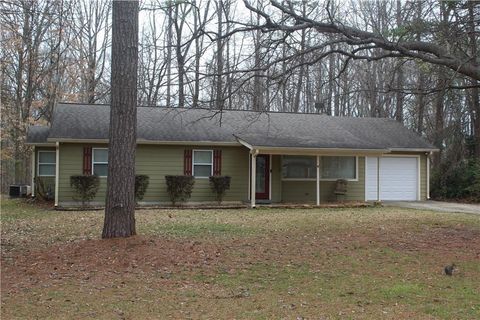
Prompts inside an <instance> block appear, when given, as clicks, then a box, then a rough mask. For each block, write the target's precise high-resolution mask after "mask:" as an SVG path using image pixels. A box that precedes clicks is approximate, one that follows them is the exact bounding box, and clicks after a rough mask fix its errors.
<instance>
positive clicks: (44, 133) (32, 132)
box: [27, 126, 50, 144]
mask: <svg viewBox="0 0 480 320" xmlns="http://www.w3.org/2000/svg"><path fill="white" fill-rule="evenodd" d="M49 132H50V127H47V126H30V127H29V128H28V133H27V143H31V144H38V143H47V138H48V134H49Z"/></svg>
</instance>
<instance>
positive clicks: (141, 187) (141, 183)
mask: <svg viewBox="0 0 480 320" xmlns="http://www.w3.org/2000/svg"><path fill="white" fill-rule="evenodd" d="M149 182H150V177H149V176H147V175H144V174H139V175H136V176H135V201H136V202H138V201H140V200H143V197H144V196H145V193H146V192H147V188H148V184H149Z"/></svg>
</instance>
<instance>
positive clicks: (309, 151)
mask: <svg viewBox="0 0 480 320" xmlns="http://www.w3.org/2000/svg"><path fill="white" fill-rule="evenodd" d="M253 148H254V149H258V150H259V152H260V153H261V154H285V155H287V154H291V155H301V154H303V155H322V154H329V155H331V154H342V155H363V154H366V155H372V154H377V155H381V154H385V153H390V151H389V150H388V149H343V148H296V147H291V148H289V147H266V146H253Z"/></svg>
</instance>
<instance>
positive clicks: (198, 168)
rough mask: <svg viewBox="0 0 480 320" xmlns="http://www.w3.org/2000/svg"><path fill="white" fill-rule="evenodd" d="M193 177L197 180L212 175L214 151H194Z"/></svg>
mask: <svg viewBox="0 0 480 320" xmlns="http://www.w3.org/2000/svg"><path fill="white" fill-rule="evenodd" d="M192 166H193V171H192V172H193V176H194V177H197V178H208V177H210V176H211V175H212V169H213V151H212V150H193V161H192Z"/></svg>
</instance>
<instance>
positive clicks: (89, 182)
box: [70, 175, 100, 206]
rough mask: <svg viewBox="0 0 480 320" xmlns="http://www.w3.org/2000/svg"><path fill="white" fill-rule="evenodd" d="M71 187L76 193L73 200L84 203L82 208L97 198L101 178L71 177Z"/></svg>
mask: <svg viewBox="0 0 480 320" xmlns="http://www.w3.org/2000/svg"><path fill="white" fill-rule="evenodd" d="M70 186H71V187H72V188H73V189H74V190H75V193H76V196H74V197H73V199H74V200H76V201H78V200H80V201H82V206H85V203H87V202H89V201H91V200H92V199H93V198H95V195H96V194H97V192H98V188H99V187H100V178H98V176H90V175H81V176H71V177H70Z"/></svg>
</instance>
